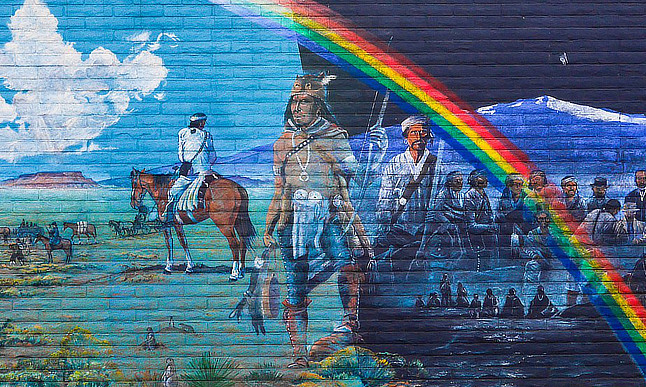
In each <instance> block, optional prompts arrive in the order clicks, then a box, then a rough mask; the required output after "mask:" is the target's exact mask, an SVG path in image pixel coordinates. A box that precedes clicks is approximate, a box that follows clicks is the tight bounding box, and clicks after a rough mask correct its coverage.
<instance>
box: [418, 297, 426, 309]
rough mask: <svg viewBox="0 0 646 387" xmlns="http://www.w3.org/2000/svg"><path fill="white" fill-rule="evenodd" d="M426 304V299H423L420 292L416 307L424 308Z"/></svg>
mask: <svg viewBox="0 0 646 387" xmlns="http://www.w3.org/2000/svg"><path fill="white" fill-rule="evenodd" d="M425 306H426V304H425V303H424V300H423V299H422V295H421V294H420V295H419V296H417V298H416V299H415V308H417V309H422V308H424V307H425Z"/></svg>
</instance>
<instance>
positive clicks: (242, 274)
mask: <svg viewBox="0 0 646 387" xmlns="http://www.w3.org/2000/svg"><path fill="white" fill-rule="evenodd" d="M238 278H244V271H243V270H240V274H238Z"/></svg>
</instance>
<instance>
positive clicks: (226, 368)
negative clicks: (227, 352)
mask: <svg viewBox="0 0 646 387" xmlns="http://www.w3.org/2000/svg"><path fill="white" fill-rule="evenodd" d="M238 368H239V365H238V363H237V362H236V361H234V360H233V359H231V358H217V357H216V358H214V357H211V352H206V353H205V354H204V355H202V356H201V357H200V358H198V359H193V360H191V361H190V362H189V363H188V371H187V373H185V374H184V375H183V378H184V381H185V382H186V383H187V384H188V385H189V387H232V386H234V384H235V380H236V379H237V378H238V376H239V371H238Z"/></svg>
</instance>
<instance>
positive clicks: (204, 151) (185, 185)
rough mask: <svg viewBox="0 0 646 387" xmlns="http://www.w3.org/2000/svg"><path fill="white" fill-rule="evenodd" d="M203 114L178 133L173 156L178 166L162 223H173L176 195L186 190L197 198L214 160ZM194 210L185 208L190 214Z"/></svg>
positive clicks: (210, 138)
mask: <svg viewBox="0 0 646 387" xmlns="http://www.w3.org/2000/svg"><path fill="white" fill-rule="evenodd" d="M205 125H206V114H204V113H195V114H193V115H192V116H191V118H190V122H189V124H188V127H186V128H184V129H182V130H180V131H179V133H178V135H177V136H178V149H177V156H178V157H179V161H180V162H181V163H182V164H181V166H180V168H179V171H178V172H179V177H178V178H177V180H175V183H174V184H173V186H172V187H171V188H170V191H169V192H168V204H167V205H166V210H165V211H164V213H163V214H162V217H163V218H164V220H165V222H166V223H167V224H170V223H172V222H173V217H174V216H175V210H176V207H177V202H178V201H179V198H180V196H182V194H183V193H184V192H185V191H187V190H190V191H191V192H194V195H195V196H197V192H198V191H199V188H200V187H201V186H202V184H203V183H204V180H205V178H206V176H207V175H209V174H210V173H211V172H212V171H211V166H212V165H213V164H214V163H215V161H216V160H217V158H218V157H217V154H216V153H215V148H214V147H213V137H212V136H211V134H210V133H209V132H208V131H207V130H205V129H204V126H205ZM194 209H195V208H187V210H188V211H192V210H194Z"/></svg>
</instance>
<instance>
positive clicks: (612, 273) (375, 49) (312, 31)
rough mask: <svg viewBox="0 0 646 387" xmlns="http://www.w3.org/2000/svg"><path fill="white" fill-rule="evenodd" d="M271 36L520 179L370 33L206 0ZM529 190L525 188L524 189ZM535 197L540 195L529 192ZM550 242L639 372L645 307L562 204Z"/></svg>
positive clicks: (470, 117)
mask: <svg viewBox="0 0 646 387" xmlns="http://www.w3.org/2000/svg"><path fill="white" fill-rule="evenodd" d="M212 1H213V2H214V3H216V4H219V5H221V6H223V7H224V8H226V9H229V10H231V11H232V12H234V13H237V14H239V15H241V16H243V17H245V18H248V19H250V20H252V21H254V22H256V23H258V24H259V25H262V26H264V27H266V28H269V29H272V30H275V31H276V32H277V33H278V34H281V35H283V36H286V37H288V38H290V39H294V40H297V41H298V42H300V43H305V44H306V46H307V47H308V48H310V49H312V48H314V50H312V51H314V52H316V53H317V54H319V55H322V56H325V58H326V59H330V58H332V59H334V60H335V61H336V62H337V63H339V64H345V65H346V66H345V67H346V69H350V70H353V71H354V72H355V73H356V72H357V71H358V72H360V73H362V74H365V76H367V77H368V78H369V79H371V80H372V81H373V82H376V83H378V84H380V85H381V86H383V87H385V88H387V89H389V90H391V91H392V92H393V93H395V94H396V95H397V96H399V98H401V99H402V100H403V101H404V102H405V103H406V104H408V105H409V106H410V107H411V108H413V109H415V110H417V111H419V112H420V113H423V114H425V115H427V116H428V117H429V118H431V119H432V120H433V122H434V123H435V124H437V125H438V126H439V127H440V128H442V130H444V131H445V134H446V136H448V138H449V139H450V140H453V143H454V144H457V145H458V146H459V147H461V148H462V149H463V151H466V152H468V155H469V156H471V157H470V159H471V160H472V161H476V162H477V163H478V164H480V165H483V166H485V167H486V168H487V170H488V171H489V173H490V174H491V175H492V176H493V177H495V179H496V180H498V182H497V183H498V186H500V184H501V183H502V182H503V181H504V179H505V177H506V175H507V174H509V173H513V172H518V173H521V174H522V175H523V176H525V177H527V176H528V175H529V171H530V170H531V169H532V168H533V165H532V164H531V162H529V160H528V158H527V156H526V155H525V154H524V153H523V152H522V151H520V150H519V149H517V148H516V147H515V146H514V145H513V144H512V143H511V142H510V141H508V140H507V139H506V138H504V136H502V135H501V134H500V133H499V132H498V131H497V130H496V129H495V128H494V127H493V126H492V125H491V124H489V123H488V122H487V121H486V120H485V119H484V118H482V117H480V116H479V115H478V114H477V113H475V112H474V111H473V109H471V108H469V107H467V106H465V104H464V103H463V102H461V101H460V100H459V99H457V97H455V96H454V95H452V94H451V93H450V92H449V91H447V90H446V89H445V88H444V87H443V85H441V84H439V82H437V81H436V80H434V79H433V78H432V77H431V76H430V75H428V74H426V73H425V72H424V71H423V70H421V69H420V68H419V67H418V66H416V65H414V64H413V63H411V62H410V61H408V60H407V59H406V58H404V57H403V56H401V55H399V54H395V53H389V50H388V49H387V48H386V47H385V45H383V44H382V43H379V42H378V40H377V39H375V38H373V37H370V36H368V34H367V33H365V32H363V31H360V30H359V29H357V28H354V27H353V26H352V25H351V24H350V23H349V22H347V21H345V20H344V19H343V17H341V16H340V15H338V14H335V13H333V12H331V11H330V10H329V9H327V8H325V7H323V6H321V5H320V4H318V3H315V2H312V1H310V0H299V1H298V2H296V1H291V0H275V1H271V2H261V1H256V0H240V1H236V0H233V1H227V0H212ZM530 194H531V193H530ZM535 200H536V202H542V201H543V198H540V197H536V198H535ZM550 211H551V213H552V217H553V219H554V225H553V227H552V235H553V236H554V239H555V241H556V244H555V245H554V246H553V250H554V252H555V253H556V255H557V256H559V258H560V259H561V261H562V262H563V263H564V265H565V266H566V267H568V269H569V270H570V272H571V273H572V274H573V275H575V277H578V278H580V279H581V281H584V282H585V283H586V284H587V286H585V288H584V289H585V291H586V292H587V294H588V296H589V297H590V299H591V301H593V303H594V304H595V305H596V306H597V309H598V311H599V312H600V314H601V315H602V316H604V317H605V318H606V321H608V323H609V325H610V326H611V328H612V329H613V331H614V333H615V334H616V336H617V337H618V339H619V340H620V342H621V343H622V344H623V345H624V347H625V348H626V350H627V351H628V352H629V353H630V355H631V356H632V357H633V359H634V360H635V362H636V363H637V364H638V366H639V368H640V369H641V371H642V373H644V374H646V357H645V356H644V354H646V344H645V343H644V338H646V325H645V324H644V322H645V321H646V310H644V307H643V306H642V305H641V303H640V302H639V301H638V300H637V299H636V297H635V296H634V294H632V292H631V291H630V289H629V288H628V286H627V285H626V284H625V283H624V281H623V279H622V278H621V276H620V274H619V273H618V272H617V270H615V269H614V268H613V267H612V265H611V264H610V263H609V262H608V260H607V259H606V258H605V257H603V255H602V254H601V253H600V252H599V251H598V250H592V251H589V250H588V249H587V248H586V247H585V246H584V245H583V244H582V243H581V242H582V241H583V239H584V238H582V237H578V236H575V235H574V230H575V228H576V227H575V225H574V224H573V223H572V222H571V220H570V218H569V216H568V214H567V213H566V211H564V210H563V209H562V208H551V209H550Z"/></svg>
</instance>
